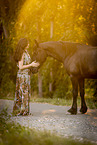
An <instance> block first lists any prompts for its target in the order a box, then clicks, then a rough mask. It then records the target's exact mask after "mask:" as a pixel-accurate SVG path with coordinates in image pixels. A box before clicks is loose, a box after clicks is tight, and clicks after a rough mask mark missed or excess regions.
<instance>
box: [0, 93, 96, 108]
mask: <svg viewBox="0 0 97 145" xmlns="http://www.w3.org/2000/svg"><path fill="white" fill-rule="evenodd" d="M0 99H7V100H14V98H13V97H12V96H11V97H2V96H0ZM85 100H86V104H87V106H88V108H89V109H97V101H96V102H94V101H93V97H90V96H86V97H85ZM30 102H32V103H35V102H36V103H49V104H52V105H61V106H71V105H72V98H71V99H65V98H39V97H37V96H31V99H30ZM77 103H78V107H80V106H81V105H80V104H81V99H80V97H79V96H78V99H77Z"/></svg>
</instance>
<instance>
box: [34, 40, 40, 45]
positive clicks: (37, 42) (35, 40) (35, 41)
mask: <svg viewBox="0 0 97 145" xmlns="http://www.w3.org/2000/svg"><path fill="white" fill-rule="evenodd" d="M34 41H35V44H36V46H37V47H39V43H38V42H37V40H36V39H35V40H34Z"/></svg>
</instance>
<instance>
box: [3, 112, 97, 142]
mask: <svg viewBox="0 0 97 145" xmlns="http://www.w3.org/2000/svg"><path fill="white" fill-rule="evenodd" d="M9 119H10V117H8V116H7V113H6V111H5V112H4V113H1V114H0V145H95V144H94V143H91V142H87V141H83V142H82V141H81V142H80V141H78V140H73V139H71V138H68V139H67V138H63V137H59V136H56V135H55V134H51V133H50V132H46V131H43V132H42V131H36V130H32V129H29V128H25V127H22V126H20V125H19V124H17V125H16V124H14V123H13V122H12V123H9V121H8V120H9Z"/></svg>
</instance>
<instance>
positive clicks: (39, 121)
mask: <svg viewBox="0 0 97 145" xmlns="http://www.w3.org/2000/svg"><path fill="white" fill-rule="evenodd" d="M6 107H7V108H8V113H11V112H12V107H13V101H11V100H2V99H1V100H0V111H1V110H2V109H3V108H6ZM68 109H69V107H67V106H56V105H50V104H40V103H30V112H31V114H32V115H29V116H25V117H24V116H19V117H11V120H13V121H14V122H16V123H20V124H21V125H23V126H27V127H29V128H35V129H38V130H49V131H51V132H54V133H55V134H58V135H61V136H64V137H69V136H72V137H74V138H76V139H78V140H83V139H86V140H90V141H93V142H96V143H97V109H88V112H87V114H80V113H79V111H78V114H77V115H70V114H68V113H67V110H68Z"/></svg>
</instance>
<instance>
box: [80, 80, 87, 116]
mask: <svg viewBox="0 0 97 145" xmlns="http://www.w3.org/2000/svg"><path fill="white" fill-rule="evenodd" d="M79 89H80V97H81V109H80V112H81V113H83V114H84V113H86V112H87V106H86V102H85V98H84V94H85V91H84V79H82V78H81V79H79Z"/></svg>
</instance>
